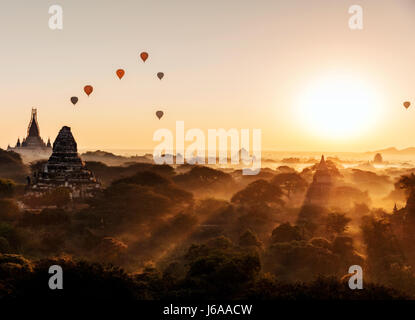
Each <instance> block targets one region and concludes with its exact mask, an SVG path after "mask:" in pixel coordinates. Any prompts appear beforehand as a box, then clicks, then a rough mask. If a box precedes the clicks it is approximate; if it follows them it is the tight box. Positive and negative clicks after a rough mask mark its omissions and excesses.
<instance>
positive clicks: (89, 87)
mask: <svg viewBox="0 0 415 320" xmlns="http://www.w3.org/2000/svg"><path fill="white" fill-rule="evenodd" d="M84 91H85V93H86V94H87V95H88V97H89V95H90V94H91V93H92V91H94V88H93V87H92V86H90V85H87V86H85V87H84Z"/></svg>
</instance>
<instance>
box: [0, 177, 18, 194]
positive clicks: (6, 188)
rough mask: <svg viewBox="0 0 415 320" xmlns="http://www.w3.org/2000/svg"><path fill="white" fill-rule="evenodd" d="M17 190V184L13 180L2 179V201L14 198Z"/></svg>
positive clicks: (0, 191)
mask: <svg viewBox="0 0 415 320" xmlns="http://www.w3.org/2000/svg"><path fill="white" fill-rule="evenodd" d="M15 188H16V184H15V183H14V182H13V181H12V180H10V179H1V178H0V199H2V198H11V197H13V195H14V192H15Z"/></svg>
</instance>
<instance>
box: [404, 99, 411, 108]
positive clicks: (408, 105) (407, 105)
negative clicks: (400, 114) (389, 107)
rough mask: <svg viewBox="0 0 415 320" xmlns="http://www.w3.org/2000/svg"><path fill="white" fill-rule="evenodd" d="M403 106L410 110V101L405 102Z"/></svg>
mask: <svg viewBox="0 0 415 320" xmlns="http://www.w3.org/2000/svg"><path fill="white" fill-rule="evenodd" d="M403 106H404V107H405V108H406V109H408V108H409V107H410V106H411V103H410V102H409V101H405V102H404V103H403Z"/></svg>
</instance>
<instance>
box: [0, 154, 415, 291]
mask: <svg viewBox="0 0 415 320" xmlns="http://www.w3.org/2000/svg"><path fill="white" fill-rule="evenodd" d="M7 154H8V153H7ZM7 156H9V155H7ZM12 157H13V155H12ZM16 159H17V160H16V162H15V167H14V170H15V172H14V173H13V174H14V175H16V176H15V177H19V175H18V173H19V172H20V171H21V173H20V176H21V175H25V174H27V172H26V170H30V169H29V168H28V167H26V166H24V165H23V164H21V163H20V162H19V158H16ZM9 160H10V159H9ZM9 160H8V161H9ZM9 162H10V161H9ZM9 162H8V164H7V165H8V166H10V163H9ZM38 165H39V164H32V169H33V168H36V166H38ZM87 165H88V167H89V168H90V169H91V170H92V171H94V173H95V175H96V176H97V177H98V178H99V179H100V180H101V181H102V183H103V186H104V187H103V190H102V192H101V193H100V194H98V195H97V196H95V197H94V198H92V199H89V200H88V201H85V202H83V203H79V202H72V201H71V199H70V196H69V191H68V190H66V189H65V188H58V189H55V190H53V191H51V192H49V193H47V194H45V195H44V196H42V197H41V198H37V199H31V198H29V197H25V196H24V185H23V184H22V179H18V178H15V179H13V177H12V176H10V175H5V176H4V178H1V179H0V296H1V297H7V296H11V297H29V296H31V295H32V294H36V295H45V296H48V295H50V294H52V293H51V292H50V290H49V291H48V290H46V288H47V286H46V288H45V289H44V290H43V291H42V290H40V289H39V288H43V287H45V284H47V279H48V276H49V275H48V273H47V268H48V267H49V266H50V265H52V264H59V265H61V266H62V267H63V269H64V274H65V290H63V291H62V293H59V294H62V295H66V296H74V297H76V296H96V297H118V298H120V297H125V298H132V299H161V298H166V299H167V298H169V299H175V298H177V299H182V298H183V299H184V298H186V299H188V298H195V299H197V298H201V299H213V298H224V299H244V298H256V299H279V298H283V299H304V298H321V299H325V298H333V299H369V298H370V299H389V298H413V297H414V295H415V277H414V274H413V271H412V266H413V265H415V255H414V253H413V252H415V251H414V250H413V248H412V246H413V243H415V242H414V241H413V240H414V239H412V238H413V236H412V235H413V234H415V232H414V231H415V178H414V176H413V175H411V174H405V173H407V172H397V173H394V174H393V175H392V174H391V175H387V174H386V173H385V172H383V173H376V172H369V171H362V170H359V169H345V168H342V167H341V166H340V165H339V164H336V163H335V162H333V161H327V167H328V169H327V170H328V173H327V174H330V176H331V179H332V180H331V184H330V185H331V189H330V196H329V198H328V201H327V202H325V204H324V205H321V204H320V203H319V201H321V199H324V197H325V196H326V195H324V194H322V192H321V190H320V189H319V184H318V181H317V182H316V178H315V177H316V172H317V171H318V170H319V166H318V165H317V164H316V165H310V166H309V167H307V168H306V169H304V170H303V171H301V172H298V171H295V170H294V169H291V168H289V167H285V166H284V167H279V168H277V169H275V170H271V169H263V170H262V171H261V173H260V174H259V175H257V176H243V175H242V173H241V171H240V170H236V169H235V170H230V169H229V170H219V169H214V168H211V167H205V166H189V165H183V166H180V167H177V168H173V167H171V166H167V165H162V166H157V165H153V164H148V163H131V164H128V165H123V166H107V165H105V164H103V163H100V162H88V163H87ZM11 171H12V170H9V171H8V172H9V173H10V172H11ZM0 172H1V170H0ZM386 184H388V185H389V189H388V188H387V187H385V185H386ZM379 186H380V187H379ZM379 188H380V189H382V190H386V191H385V192H386V193H387V194H386V196H385V197H384V198H385V199H384V202H382V203H387V202H388V201H389V202H390V201H391V200H390V199H393V200H392V202H394V201H398V200H399V201H401V202H398V203H401V204H403V205H402V206H401V209H398V208H395V209H394V210H392V208H384V209H381V208H379V204H380V202H378V201H377V200H376V199H379V197H377V194H381V193H382V191H381V190H380V189H379ZM323 193H324V192H323ZM29 207H30V208H35V209H37V210H35V211H33V210H27V208H29ZM23 208H26V209H23ZM351 265H360V266H362V268H363V270H364V289H363V290H350V289H349V287H348V285H347V280H348V269H349V267H350V266H351ZM83 288H88V290H86V291H85V290H84V289H83ZM36 290H40V291H41V293H39V292H37V291H36ZM35 292H36V293H35Z"/></svg>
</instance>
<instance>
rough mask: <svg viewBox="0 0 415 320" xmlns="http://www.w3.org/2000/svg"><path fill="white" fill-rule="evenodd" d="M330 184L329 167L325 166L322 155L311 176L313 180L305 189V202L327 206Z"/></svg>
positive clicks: (331, 184)
mask: <svg viewBox="0 0 415 320" xmlns="http://www.w3.org/2000/svg"><path fill="white" fill-rule="evenodd" d="M332 186H333V181H332V177H331V174H330V171H329V168H328V167H327V163H326V160H325V159H324V156H321V161H320V163H319V164H318V166H317V169H316V172H315V173H314V176H313V182H312V183H311V185H310V187H309V189H308V191H307V195H306V199H305V204H308V205H315V206H322V207H324V206H327V205H328V203H329V200H330V193H331V190H332Z"/></svg>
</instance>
